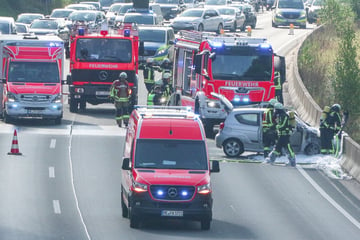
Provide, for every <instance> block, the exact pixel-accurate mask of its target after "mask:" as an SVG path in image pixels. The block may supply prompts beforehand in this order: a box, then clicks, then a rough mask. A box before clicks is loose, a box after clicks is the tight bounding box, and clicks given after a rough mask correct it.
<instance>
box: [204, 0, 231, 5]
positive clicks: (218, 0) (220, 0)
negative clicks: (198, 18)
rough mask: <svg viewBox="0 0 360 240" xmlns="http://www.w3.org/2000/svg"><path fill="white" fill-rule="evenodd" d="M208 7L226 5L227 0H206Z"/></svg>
mask: <svg viewBox="0 0 360 240" xmlns="http://www.w3.org/2000/svg"><path fill="white" fill-rule="evenodd" d="M205 4H206V5H226V0H206V1H205Z"/></svg>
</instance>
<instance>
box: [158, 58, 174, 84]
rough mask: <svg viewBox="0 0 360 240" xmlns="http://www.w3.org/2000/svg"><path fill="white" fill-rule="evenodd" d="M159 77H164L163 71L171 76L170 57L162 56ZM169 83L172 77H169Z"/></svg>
mask: <svg viewBox="0 0 360 240" xmlns="http://www.w3.org/2000/svg"><path fill="white" fill-rule="evenodd" d="M160 71H161V77H162V78H164V74H165V73H169V74H170V77H171V78H172V64H171V62H170V59H168V58H164V60H163V62H162V63H161V65H160ZM169 84H172V79H170V82H169Z"/></svg>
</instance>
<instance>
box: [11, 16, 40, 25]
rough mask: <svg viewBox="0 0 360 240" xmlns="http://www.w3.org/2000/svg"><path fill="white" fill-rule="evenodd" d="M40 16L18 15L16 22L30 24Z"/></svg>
mask: <svg viewBox="0 0 360 240" xmlns="http://www.w3.org/2000/svg"><path fill="white" fill-rule="evenodd" d="M39 18H42V16H41V15H20V16H19V18H18V19H17V20H16V22H19V23H25V24H30V23H32V21H34V20H35V19H39Z"/></svg>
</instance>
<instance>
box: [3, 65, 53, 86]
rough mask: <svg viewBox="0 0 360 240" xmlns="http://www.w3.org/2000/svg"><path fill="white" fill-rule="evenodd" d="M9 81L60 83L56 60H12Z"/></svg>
mask: <svg viewBox="0 0 360 240" xmlns="http://www.w3.org/2000/svg"><path fill="white" fill-rule="evenodd" d="M8 79H9V82H29V83H59V82H60V80H59V68H58V65H57V63H56V62H10V65H9V78H8Z"/></svg>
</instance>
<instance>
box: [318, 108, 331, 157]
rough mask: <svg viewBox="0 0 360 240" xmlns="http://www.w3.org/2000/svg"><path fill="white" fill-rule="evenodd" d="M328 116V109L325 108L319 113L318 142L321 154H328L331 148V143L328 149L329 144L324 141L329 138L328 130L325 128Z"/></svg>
mask: <svg viewBox="0 0 360 240" xmlns="http://www.w3.org/2000/svg"><path fill="white" fill-rule="evenodd" d="M329 114H330V107H329V106H325V107H324V109H323V111H322V113H321V117H320V142H321V150H320V152H321V153H322V154H328V153H329V150H330V148H331V143H330V147H329V146H328V145H329V144H328V142H327V141H326V139H328V138H329V129H328V128H327V127H326V126H327V124H326V121H327V118H328V117H329ZM330 135H331V134H330Z"/></svg>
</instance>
